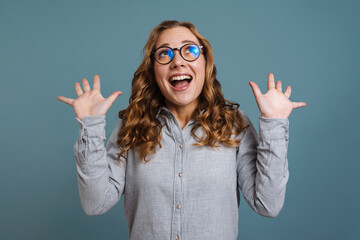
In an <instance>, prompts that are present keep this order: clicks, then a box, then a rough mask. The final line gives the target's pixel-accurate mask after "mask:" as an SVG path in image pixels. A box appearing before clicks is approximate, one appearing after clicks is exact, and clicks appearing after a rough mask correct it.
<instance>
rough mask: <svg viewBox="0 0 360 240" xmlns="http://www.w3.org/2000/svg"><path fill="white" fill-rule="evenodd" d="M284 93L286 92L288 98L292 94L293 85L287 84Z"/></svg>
mask: <svg viewBox="0 0 360 240" xmlns="http://www.w3.org/2000/svg"><path fill="white" fill-rule="evenodd" d="M284 94H285V96H286V97H287V98H289V97H290V95H291V87H290V86H287V87H286V90H285V92H284Z"/></svg>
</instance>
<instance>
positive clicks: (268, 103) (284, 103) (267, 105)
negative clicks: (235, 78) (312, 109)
mask: <svg viewBox="0 0 360 240" xmlns="http://www.w3.org/2000/svg"><path fill="white" fill-rule="evenodd" d="M249 84H250V86H251V89H252V91H253V93H254V96H255V100H256V103H257V105H258V107H259V110H260V112H261V116H262V117H265V118H288V117H289V116H290V113H291V111H292V110H293V109H295V108H299V107H305V106H306V103H305V102H291V101H290V100H289V97H290V95H291V87H290V86H287V87H286V90H285V92H284V93H283V92H282V86H281V82H280V81H277V82H276V86H275V81H274V75H273V74H272V73H269V75H268V91H267V92H266V93H265V94H262V93H261V91H260V89H259V87H258V86H257V84H256V83H254V82H249Z"/></svg>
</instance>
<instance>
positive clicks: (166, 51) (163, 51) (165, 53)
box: [156, 48, 173, 59]
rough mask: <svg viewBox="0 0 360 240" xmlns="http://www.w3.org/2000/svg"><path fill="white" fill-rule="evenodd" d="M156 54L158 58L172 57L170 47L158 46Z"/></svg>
mask: <svg viewBox="0 0 360 240" xmlns="http://www.w3.org/2000/svg"><path fill="white" fill-rule="evenodd" d="M156 56H157V58H158V59H161V58H168V57H170V58H172V57H173V52H172V50H171V49H170V48H160V49H158V50H157V51H156Z"/></svg>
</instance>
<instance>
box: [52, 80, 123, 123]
mask: <svg viewBox="0 0 360 240" xmlns="http://www.w3.org/2000/svg"><path fill="white" fill-rule="evenodd" d="M82 84H83V88H84V92H83V91H82V89H81V86H80V83H78V82H76V83H75V91H76V94H77V95H78V98H77V99H71V98H66V97H63V96H58V97H57V99H58V100H59V101H62V102H64V103H67V104H69V105H70V106H72V107H73V108H74V111H75V115H76V117H77V118H79V119H80V120H81V119H82V118H83V117H86V116H97V115H106V112H107V111H108V110H109V108H110V107H111V105H112V104H113V103H114V102H115V100H116V98H117V97H118V96H120V95H121V94H122V92H121V91H115V92H113V93H112V94H111V95H110V96H109V97H108V98H104V97H103V96H102V95H101V92H100V78H99V75H95V76H94V86H93V90H91V89H90V85H89V83H88V81H87V80H86V79H85V78H83V79H82Z"/></svg>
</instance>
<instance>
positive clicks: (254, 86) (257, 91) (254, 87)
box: [249, 82, 261, 98]
mask: <svg viewBox="0 0 360 240" xmlns="http://www.w3.org/2000/svg"><path fill="white" fill-rule="evenodd" d="M249 85H250V87H251V89H252V91H253V93H254V96H255V98H257V97H259V96H261V91H260V89H259V87H258V85H257V84H256V83H254V82H249Z"/></svg>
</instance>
